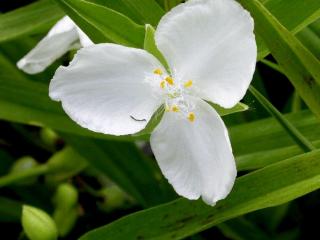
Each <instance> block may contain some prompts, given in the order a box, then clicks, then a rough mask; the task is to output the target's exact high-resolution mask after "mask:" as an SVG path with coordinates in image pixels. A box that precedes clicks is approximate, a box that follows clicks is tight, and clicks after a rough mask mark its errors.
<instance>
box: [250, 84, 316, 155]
mask: <svg viewBox="0 0 320 240" xmlns="http://www.w3.org/2000/svg"><path fill="white" fill-rule="evenodd" d="M249 91H250V92H251V93H252V94H253V96H255V98H256V99H257V100H258V101H259V102H260V104H261V105H262V106H263V107H264V108H265V109H266V110H267V111H268V112H269V113H270V114H271V115H272V116H273V117H274V118H275V119H276V120H277V121H278V122H279V123H280V124H281V126H282V127H283V128H284V129H285V130H286V132H287V133H288V134H289V135H290V136H291V137H292V139H293V140H294V141H295V142H296V143H297V144H298V146H300V147H301V148H302V149H303V150H304V151H305V152H309V151H313V150H315V149H316V148H315V147H314V146H313V144H312V143H311V142H310V141H309V140H308V139H307V138H305V137H304V136H303V135H302V134H301V132H300V131H299V130H298V129H297V128H296V127H295V126H293V125H292V124H291V123H290V122H289V121H288V120H287V119H285V118H284V116H283V115H282V113H281V112H279V111H278V110H277V109H276V108H275V107H274V106H273V105H272V103H270V102H269V100H268V99H266V98H265V97H264V96H263V95H262V94H261V93H260V92H259V91H258V90H256V89H255V88H254V87H253V86H250V87H249Z"/></svg>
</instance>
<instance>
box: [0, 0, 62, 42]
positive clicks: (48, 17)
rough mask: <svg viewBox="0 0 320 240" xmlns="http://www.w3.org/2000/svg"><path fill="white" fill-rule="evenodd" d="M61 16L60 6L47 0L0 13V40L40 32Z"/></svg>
mask: <svg viewBox="0 0 320 240" xmlns="http://www.w3.org/2000/svg"><path fill="white" fill-rule="evenodd" d="M62 16H63V12H62V11H61V10H60V8H59V7H58V6H57V5H56V4H54V3H53V2H51V1H49V0H43V1H37V2H35V3H32V4H30V5H27V6H26V7H22V8H19V9H17V10H14V11H11V12H8V13H5V14H2V15H0V32H1V35H0V42H3V41H9V40H11V39H14V38H17V37H20V36H22V35H26V34H34V33H39V32H42V31H43V30H46V29H48V28H49V27H50V26H52V25H53V24H54V23H55V22H56V21H57V20H58V19H59V18H61V17H62Z"/></svg>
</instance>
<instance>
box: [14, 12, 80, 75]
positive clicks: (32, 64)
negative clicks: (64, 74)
mask: <svg viewBox="0 0 320 240" xmlns="http://www.w3.org/2000/svg"><path fill="white" fill-rule="evenodd" d="M78 38H79V36H78V32H77V30H76V26H75V24H74V23H73V22H72V21H71V19H70V18H69V17H64V18H62V19H61V20H60V21H59V22H57V24H56V25H54V27H53V28H52V29H51V30H50V31H49V33H48V35H47V36H45V37H44V38H43V39H42V40H41V41H40V42H39V43H38V44H37V45H36V46H35V48H33V49H32V50H31V51H30V52H29V53H28V54H27V55H26V56H24V57H23V58H22V59H21V60H20V61H19V62H18V63H17V66H18V68H20V69H21V70H23V71H25V72H27V73H29V74H35V73H39V72H42V71H43V70H44V69H45V68H46V67H48V66H49V65H50V64H52V63H53V62H54V61H55V60H56V59H58V58H59V57H61V56H62V55H63V54H65V53H66V52H67V51H69V50H70V48H71V47H72V45H73V44H74V43H75V42H76V41H77V40H78Z"/></svg>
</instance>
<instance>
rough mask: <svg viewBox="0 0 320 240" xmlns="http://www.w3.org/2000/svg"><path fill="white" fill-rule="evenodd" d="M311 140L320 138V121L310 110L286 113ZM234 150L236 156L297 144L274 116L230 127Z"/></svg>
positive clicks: (286, 116)
mask: <svg viewBox="0 0 320 240" xmlns="http://www.w3.org/2000/svg"><path fill="white" fill-rule="evenodd" d="M284 116H285V118H287V119H288V120H289V121H290V122H291V123H292V124H293V125H294V126H295V127H296V128H297V129H298V130H299V131H300V132H301V133H302V134H303V135H304V136H305V137H306V138H308V139H309V141H316V140H319V135H320V122H319V119H318V118H316V117H315V116H314V115H313V114H311V113H310V112H309V111H301V112H298V113H291V114H285V115H284ZM229 134H230V138H231V143H232V148H233V152H234V153H235V155H236V156H240V155H244V154H249V153H253V152H258V151H266V150H272V149H276V148H282V147H288V146H292V145H295V142H294V141H293V140H292V138H291V137H290V136H289V135H288V134H287V133H285V132H284V131H283V128H282V127H281V126H280V125H279V123H278V122H277V121H276V120H275V119H274V118H267V119H262V120H258V121H254V122H250V123H245V124H240V125H237V126H234V127H230V128H229Z"/></svg>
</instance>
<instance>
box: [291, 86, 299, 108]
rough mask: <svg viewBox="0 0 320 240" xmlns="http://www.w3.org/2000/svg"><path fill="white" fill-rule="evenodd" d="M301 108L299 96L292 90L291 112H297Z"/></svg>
mask: <svg viewBox="0 0 320 240" xmlns="http://www.w3.org/2000/svg"><path fill="white" fill-rule="evenodd" d="M300 110H301V98H300V96H299V94H298V93H297V91H294V93H293V99H292V107H291V111H292V112H299V111H300Z"/></svg>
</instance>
